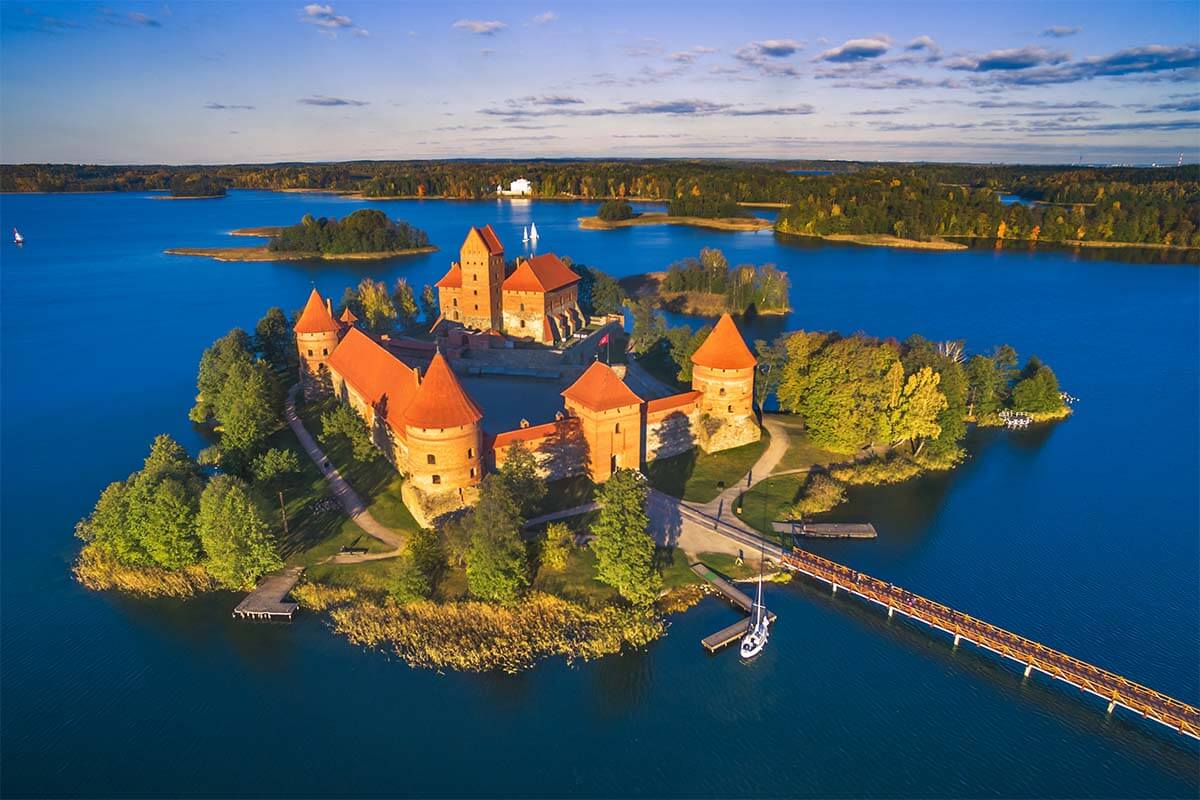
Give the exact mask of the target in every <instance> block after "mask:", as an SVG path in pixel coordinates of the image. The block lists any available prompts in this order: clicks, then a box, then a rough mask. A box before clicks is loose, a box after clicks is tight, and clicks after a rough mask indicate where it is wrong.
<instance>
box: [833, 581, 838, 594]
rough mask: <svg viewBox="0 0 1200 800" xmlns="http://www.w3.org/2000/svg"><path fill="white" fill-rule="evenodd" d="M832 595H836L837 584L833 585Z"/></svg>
mask: <svg viewBox="0 0 1200 800" xmlns="http://www.w3.org/2000/svg"><path fill="white" fill-rule="evenodd" d="M833 593H834V594H837V584H836V583H835V584H833Z"/></svg>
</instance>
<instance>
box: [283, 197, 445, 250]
mask: <svg viewBox="0 0 1200 800" xmlns="http://www.w3.org/2000/svg"><path fill="white" fill-rule="evenodd" d="M428 245H429V237H428V236H427V235H426V234H425V231H423V230H420V229H418V228H414V227H413V226H412V225H409V224H408V223H407V222H403V221H401V220H392V219H388V216H387V214H384V213H383V212H382V211H379V210H377V209H373V208H364V209H361V210H359V211H355V212H354V213H353V214H351V215H350V216H348V217H344V218H342V219H341V220H337V219H329V218H327V217H320V218H314V217H313V215H312V214H305V215H304V218H303V219H302V220H301V221H300V224H299V225H292V226H291V227H288V228H284V229H283V230H281V231H280V233H279V235H278V236H277V237H275V238H273V239H271V243H270V244H269V245H268V246H269V247H270V249H272V250H275V251H279V252H291V253H329V254H332V255H344V254H347V253H384V252H393V251H396V250H410V249H412V248H416V247H427V246H428Z"/></svg>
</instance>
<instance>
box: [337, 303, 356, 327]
mask: <svg viewBox="0 0 1200 800" xmlns="http://www.w3.org/2000/svg"><path fill="white" fill-rule="evenodd" d="M338 320H339V321H341V322H344V323H346V324H347V325H353V324H354V323H356V322H358V317H356V316H354V312H353V311H351V310H350V306H346V310H345V311H343V312H342V315H341V316H340V317H338Z"/></svg>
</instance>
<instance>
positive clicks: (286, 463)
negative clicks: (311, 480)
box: [250, 447, 300, 483]
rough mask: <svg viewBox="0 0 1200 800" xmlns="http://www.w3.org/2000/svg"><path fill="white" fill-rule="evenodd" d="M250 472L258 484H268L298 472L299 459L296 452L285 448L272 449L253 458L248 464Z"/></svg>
mask: <svg viewBox="0 0 1200 800" xmlns="http://www.w3.org/2000/svg"><path fill="white" fill-rule="evenodd" d="M250 471H251V472H252V473H253V475H254V480H256V481H258V482H260V483H270V482H271V481H274V480H278V479H279V478H282V477H283V476H285V475H295V474H296V473H298V472H299V471H300V459H299V458H298V457H297V456H296V451H295V450H292V449H291V448H288V447H285V448H283V449H280V448H277V447H272V448H271V449H270V450H267V451H266V452H264V453H260V454H259V455H257V456H255V457H254V460H253V461H252V462H251V463H250Z"/></svg>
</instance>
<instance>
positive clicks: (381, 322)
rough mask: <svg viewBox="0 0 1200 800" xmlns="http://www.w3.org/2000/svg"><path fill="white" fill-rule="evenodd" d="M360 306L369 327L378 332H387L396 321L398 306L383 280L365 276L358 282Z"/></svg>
mask: <svg viewBox="0 0 1200 800" xmlns="http://www.w3.org/2000/svg"><path fill="white" fill-rule="evenodd" d="M358 306H359V308H360V309H362V314H361V316H362V318H363V319H364V320H366V324H367V327H368V328H370V329H371V330H373V331H375V332H376V333H386V332H387V331H390V330H391V329H392V326H393V325H394V324H395V321H396V316H397V312H396V306H395V304H394V303H393V302H392V298H391V296H390V295H389V294H388V290H387V286H385V285H384V284H383V283H382V282H381V281H375V280H371V279H370V278H363V279H362V281H361V282H360V283H359V284H358Z"/></svg>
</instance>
